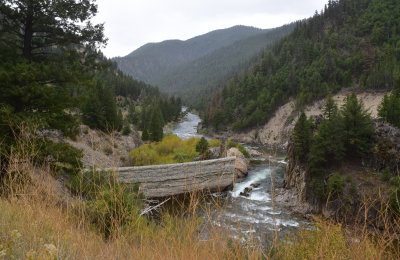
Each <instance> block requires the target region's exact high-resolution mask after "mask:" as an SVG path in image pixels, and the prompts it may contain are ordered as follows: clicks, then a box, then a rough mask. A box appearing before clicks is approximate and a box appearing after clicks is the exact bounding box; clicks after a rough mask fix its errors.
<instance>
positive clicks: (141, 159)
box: [130, 135, 199, 166]
mask: <svg viewBox="0 0 400 260" xmlns="http://www.w3.org/2000/svg"><path fill="white" fill-rule="evenodd" d="M198 142H199V139H198V138H190V139H187V140H181V139H180V138H179V137H177V136H176V135H166V136H165V137H164V139H163V140H162V141H161V142H157V143H151V144H144V145H142V146H140V147H138V148H135V149H134V150H132V151H131V152H130V157H132V158H133V161H134V163H133V164H134V165H136V166H143V165H156V164H170V163H182V162H190V161H193V159H194V158H195V157H196V156H198V155H199V153H198V152H196V144H197V143H198Z"/></svg>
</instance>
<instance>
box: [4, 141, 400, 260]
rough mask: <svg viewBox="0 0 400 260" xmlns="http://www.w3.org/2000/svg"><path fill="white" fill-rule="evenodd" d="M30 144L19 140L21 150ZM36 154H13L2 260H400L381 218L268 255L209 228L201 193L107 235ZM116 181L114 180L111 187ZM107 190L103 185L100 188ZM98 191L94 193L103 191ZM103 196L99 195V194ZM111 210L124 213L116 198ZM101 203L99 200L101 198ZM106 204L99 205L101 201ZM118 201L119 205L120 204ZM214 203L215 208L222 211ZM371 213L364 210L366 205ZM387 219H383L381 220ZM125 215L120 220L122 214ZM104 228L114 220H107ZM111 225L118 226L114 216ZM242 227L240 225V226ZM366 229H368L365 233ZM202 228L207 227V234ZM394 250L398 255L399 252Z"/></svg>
mask: <svg viewBox="0 0 400 260" xmlns="http://www.w3.org/2000/svg"><path fill="white" fill-rule="evenodd" d="M24 146H29V142H24V143H21V148H23V147H24ZM32 151H34V149H18V152H16V153H14V154H13V155H12V157H11V163H10V167H9V171H8V174H9V175H8V178H5V182H4V183H3V187H6V189H5V190H6V191H7V195H3V196H2V197H0V259H2V258H3V259H163V260H164V259H165V260H169V259H171V260H172V259H174V260H175V259H185V260H186V259H188V260H189V259H199V260H200V259H201V260H202V259H398V256H400V254H399V252H398V248H397V247H396V243H397V242H398V240H397V239H398V238H397V237H396V236H394V235H396V233H393V232H395V230H398V229H396V228H398V227H399V226H398V222H395V221H393V219H392V218H391V217H392V216H389V215H388V214H387V211H385V210H381V211H378V212H380V213H382V216H381V217H382V218H381V219H380V221H381V222H382V223H383V226H382V228H381V229H380V230H369V229H367V228H366V227H367V225H365V226H363V225H361V228H360V229H354V230H350V229H344V228H342V227H341V226H340V225H337V224H332V223H329V222H325V221H319V222H318V224H317V228H315V229H313V230H300V231H299V232H298V233H297V234H296V235H293V236H291V237H288V238H287V239H286V240H283V241H277V242H276V244H275V245H274V246H273V248H272V249H271V250H269V251H268V252H266V251H263V250H262V249H261V248H260V245H258V244H257V243H247V244H241V243H240V242H238V241H232V240H230V239H229V237H228V236H227V233H226V231H225V230H222V229H220V228H218V227H215V226H213V225H204V224H203V221H204V218H201V217H199V214H197V213H198V212H199V211H201V212H202V213H204V212H205V213H206V214H207V213H208V212H210V208H207V207H205V206H204V203H202V200H203V198H202V196H196V195H193V196H189V197H188V198H187V199H186V200H185V203H183V202H181V204H179V203H178V205H177V206H176V207H175V208H174V210H170V211H164V212H163V213H161V214H160V216H159V217H158V218H156V220H151V221H149V220H148V219H146V218H144V217H139V216H138V215H137V214H133V215H132V214H131V215H129V214H130V212H122V213H121V214H126V216H129V217H132V218H131V219H130V218H128V221H127V220H125V221H124V224H123V225H111V227H112V230H111V231H112V232H111V235H110V236H108V237H106V236H105V235H104V233H102V232H100V229H99V228H98V225H93V217H92V216H91V215H90V213H88V212H90V211H88V210H87V208H88V205H87V204H88V203H89V202H88V201H86V200H82V199H80V198H76V197H73V196H71V195H70V194H69V193H68V192H67V191H66V190H65V189H64V187H63V185H60V183H59V182H58V181H56V180H55V179H54V178H52V177H51V175H50V174H49V172H50V170H49V169H48V167H38V166H37V165H34V164H33V161H34V160H30V158H32V157H34V156H35V153H33V152H32ZM113 185H116V184H115V183H113V182H111V183H109V188H111V190H113V189H112V188H113ZM102 187H103V188H104V186H102ZM102 187H100V186H99V187H98V190H95V194H96V196H97V195H98V194H101V193H102V192H103V191H104V190H102V189H103V188H102ZM99 196H100V195H99ZM111 196H114V197H113V198H112V199H111V202H112V203H111V204H107V205H106V207H105V208H104V209H105V210H110V209H109V208H107V207H114V208H115V207H119V208H122V210H123V209H126V208H125V207H120V206H121V205H122V206H124V205H123V204H124V203H125V202H123V201H122V200H120V198H121V197H120V195H119V193H111ZM96 198H100V197H96ZM98 201H100V202H102V201H101V200H98ZM119 204H121V205H119ZM218 205H219V204H218V203H213V204H212V206H213V207H214V206H218ZM366 209H367V208H366ZM384 214H386V215H384ZM117 216H120V215H117ZM105 223H109V222H106V221H105ZM111 223H120V220H118V219H111ZM238 226H240V223H238ZM364 227H365V228H364ZM204 229H205V230H204ZM396 250H397V251H396Z"/></svg>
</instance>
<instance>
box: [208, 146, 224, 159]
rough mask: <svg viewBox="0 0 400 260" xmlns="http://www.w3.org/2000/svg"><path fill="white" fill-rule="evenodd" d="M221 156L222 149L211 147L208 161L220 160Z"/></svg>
mask: <svg viewBox="0 0 400 260" xmlns="http://www.w3.org/2000/svg"><path fill="white" fill-rule="evenodd" d="M220 155H221V148H220V147H210V148H209V149H208V159H219V158H220Z"/></svg>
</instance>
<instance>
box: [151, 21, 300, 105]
mask: <svg viewBox="0 0 400 260" xmlns="http://www.w3.org/2000/svg"><path fill="white" fill-rule="evenodd" d="M294 26H295V24H294V23H293V24H289V25H285V26H282V27H279V28H276V29H272V30H263V31H262V32H260V33H258V34H256V35H254V36H251V37H248V38H246V39H243V40H239V41H236V42H233V43H232V44H230V45H228V46H225V47H222V48H220V49H217V50H215V51H213V52H211V53H209V54H207V55H205V56H202V57H200V58H198V59H195V60H191V61H189V62H185V63H182V64H180V65H178V66H176V67H173V68H170V69H169V70H168V71H167V72H166V73H164V74H163V75H161V76H160V77H158V78H157V79H156V80H155V82H154V83H155V84H157V85H158V86H160V88H161V90H163V91H165V92H167V93H172V94H176V95H179V96H181V97H182V98H183V100H185V102H186V103H188V104H190V105H191V106H194V107H196V108H199V109H204V108H205V107H206V104H207V103H208V102H209V101H210V97H211V95H212V94H213V93H214V92H215V91H216V90H217V89H218V86H219V85H220V84H221V83H222V82H224V81H226V80H228V79H229V77H231V76H232V75H233V74H234V73H237V72H240V71H243V70H244V69H245V68H248V67H249V66H250V64H251V63H252V62H254V59H255V58H256V57H257V55H259V54H260V52H262V50H264V49H267V48H269V47H270V46H271V44H273V43H275V42H276V41H277V40H279V39H281V38H283V37H284V36H286V35H287V34H288V33H290V32H291V31H292V30H293V29H294Z"/></svg>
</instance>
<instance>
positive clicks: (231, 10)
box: [95, 0, 327, 57]
mask: <svg viewBox="0 0 400 260" xmlns="http://www.w3.org/2000/svg"><path fill="white" fill-rule="evenodd" d="M326 2H327V0H303V1H299V0H97V4H98V5H99V14H98V16H97V17H96V18H95V22H97V23H100V22H105V34H106V36H107V37H108V38H109V42H108V46H107V47H106V49H104V50H103V52H104V53H105V54H106V56H108V57H114V56H124V55H127V54H128V53H130V52H131V51H133V50H135V49H137V48H139V47H140V46H142V45H143V44H146V43H148V42H159V41H163V40H167V39H182V40H186V39H188V38H191V37H194V36H197V35H200V34H203V33H207V32H209V31H212V30H215V29H222V28H228V27H231V26H234V25H239V24H241V25H249V26H255V27H258V28H273V27H277V26H280V25H283V24H286V23H290V22H292V21H295V20H298V19H303V18H307V17H309V16H312V15H313V14H314V11H315V10H321V9H322V8H323V6H324V4H325V3H326Z"/></svg>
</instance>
